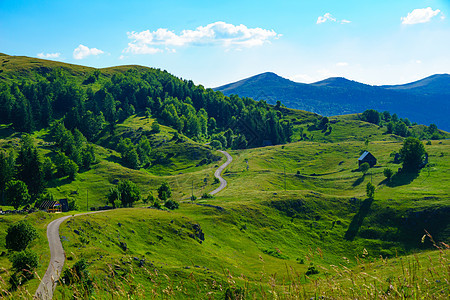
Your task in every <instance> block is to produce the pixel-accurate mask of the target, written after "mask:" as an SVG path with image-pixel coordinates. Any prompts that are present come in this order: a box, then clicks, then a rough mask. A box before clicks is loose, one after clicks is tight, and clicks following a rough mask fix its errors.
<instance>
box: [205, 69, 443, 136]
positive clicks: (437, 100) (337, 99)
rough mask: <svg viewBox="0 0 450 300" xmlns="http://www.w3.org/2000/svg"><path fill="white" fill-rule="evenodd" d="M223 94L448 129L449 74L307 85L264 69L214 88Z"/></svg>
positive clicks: (330, 80)
mask: <svg viewBox="0 0 450 300" xmlns="http://www.w3.org/2000/svg"><path fill="white" fill-rule="evenodd" d="M213 89H214V90H216V91H221V92H223V93H224V94H225V95H227V96H229V95H231V94H237V95H239V96H241V97H250V98H253V99H255V100H266V101H267V102H268V103H269V104H275V103H276V102H277V101H281V103H282V104H284V105H285V106H287V107H289V108H294V109H302V110H307V111H311V112H314V113H318V114H320V115H325V116H332V115H340V114H348V113H361V112H363V111H364V110H366V109H377V110H380V111H384V110H387V111H390V112H392V113H394V112H395V113H397V114H398V115H399V116H401V117H406V118H410V119H411V120H413V121H415V122H418V123H422V124H431V123H435V124H437V125H438V127H440V128H443V129H445V130H449V129H450V121H448V120H447V119H448V118H447V116H448V115H450V108H449V101H448V100H449V99H450V75H449V74H434V75H431V76H428V77H426V78H423V79H421V80H418V81H414V82H411V83H407V84H402V85H380V86H378V85H368V84H364V83H360V82H357V81H353V80H349V79H346V78H344V77H331V78H327V79H324V80H321V81H318V82H314V83H310V84H306V83H298V82H294V81H291V80H289V79H286V78H283V77H281V76H279V75H276V74H275V73H272V72H265V73H262V74H258V75H255V76H251V77H249V78H245V79H242V80H239V81H237V82H234V83H229V84H226V85H222V86H219V87H216V88H213Z"/></svg>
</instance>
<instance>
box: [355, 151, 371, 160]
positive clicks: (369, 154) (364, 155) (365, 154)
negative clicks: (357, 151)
mask: <svg viewBox="0 0 450 300" xmlns="http://www.w3.org/2000/svg"><path fill="white" fill-rule="evenodd" d="M366 157H367V158H371V157H373V158H375V156H373V155H372V154H371V153H370V152H369V151H364V153H363V154H362V155H361V156H360V157H359V158H358V160H364V159H365V158H366Z"/></svg>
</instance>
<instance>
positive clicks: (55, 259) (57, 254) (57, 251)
mask: <svg viewBox="0 0 450 300" xmlns="http://www.w3.org/2000/svg"><path fill="white" fill-rule="evenodd" d="M98 212H102V211H96V212H89V213H83V214H76V215H73V216H72V215H70V216H65V217H61V218H59V219H56V220H53V221H52V222H50V224H48V225H47V239H48V244H49V246H50V255H51V257H50V263H49V265H48V268H47V271H46V272H45V275H44V277H43V278H42V280H41V283H40V284H39V287H38V288H37V290H36V293H35V294H34V297H33V298H34V299H42V300H49V299H52V297H53V292H54V290H55V288H56V284H57V283H58V279H59V276H60V275H61V271H62V268H63V266H64V261H65V259H66V254H65V252H64V249H63V247H62V243H61V239H60V237H59V226H60V225H61V223H62V222H64V221H65V220H67V219H69V218H71V217H76V216H81V215H87V214H92V213H98Z"/></svg>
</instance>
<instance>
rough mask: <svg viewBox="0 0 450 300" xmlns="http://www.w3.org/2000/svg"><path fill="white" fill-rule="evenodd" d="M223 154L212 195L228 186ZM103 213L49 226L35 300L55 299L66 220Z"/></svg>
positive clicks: (227, 162)
mask: <svg viewBox="0 0 450 300" xmlns="http://www.w3.org/2000/svg"><path fill="white" fill-rule="evenodd" d="M219 152H221V153H222V154H224V155H225V156H226V157H227V161H226V162H225V163H224V164H223V165H221V166H220V167H219V168H218V169H217V170H216V171H215V172H214V177H216V178H217V179H219V181H220V185H219V187H218V188H217V189H215V190H214V191H212V192H210V194H211V195H214V194H217V193H218V192H220V191H221V190H223V189H224V188H225V187H226V186H227V181H226V180H225V179H223V178H222V176H221V175H220V174H221V173H222V172H223V170H224V169H225V168H226V167H227V166H228V165H229V164H230V163H231V161H232V160H233V158H232V157H231V155H230V154H228V153H227V152H226V151H220V150H219ZM98 212H101V211H96V212H88V213H83V214H76V215H73V216H65V217H61V218H59V219H56V220H53V221H52V222H50V223H49V224H48V225H47V239H48V244H49V246H50V254H51V258H50V263H49V265H48V268H47V271H46V272H45V275H44V277H43V278H42V280H41V283H40V284H39V287H38V288H37V290H36V293H35V294H34V299H40V300H41V299H42V300H50V299H52V297H53V292H54V290H55V288H56V284H57V283H58V279H59V276H60V275H61V271H62V268H63V266H64V261H65V259H66V254H65V252H64V249H63V247H62V243H61V238H60V237H59V226H60V225H61V224H62V222H64V221H65V220H67V219H69V218H71V217H77V216H81V215H87V214H92V213H98Z"/></svg>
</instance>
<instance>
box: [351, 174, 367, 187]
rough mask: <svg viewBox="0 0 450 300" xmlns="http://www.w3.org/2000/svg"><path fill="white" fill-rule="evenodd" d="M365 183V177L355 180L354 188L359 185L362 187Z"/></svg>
mask: <svg viewBox="0 0 450 300" xmlns="http://www.w3.org/2000/svg"><path fill="white" fill-rule="evenodd" d="M363 181H364V175H363V176H361V177H359V178H358V179H356V180H355V182H353V183H352V187H356V186H358V185H360V184H361V183H363Z"/></svg>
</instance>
